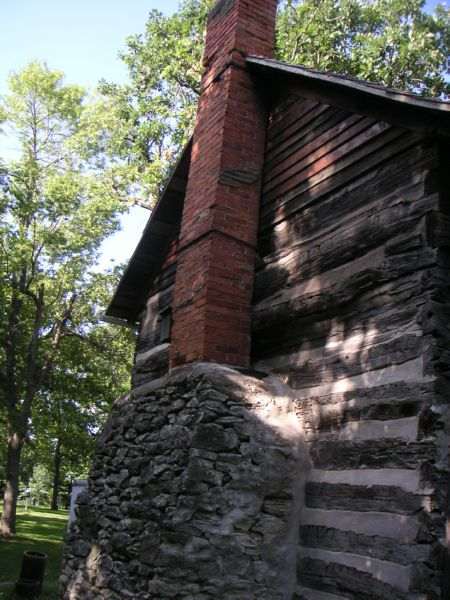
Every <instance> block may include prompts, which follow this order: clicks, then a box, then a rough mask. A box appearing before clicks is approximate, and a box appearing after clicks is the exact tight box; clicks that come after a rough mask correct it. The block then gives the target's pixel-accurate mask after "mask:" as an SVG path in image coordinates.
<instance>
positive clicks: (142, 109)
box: [100, 0, 214, 208]
mask: <svg viewBox="0 0 450 600" xmlns="http://www.w3.org/2000/svg"><path fill="white" fill-rule="evenodd" d="M213 3H214V0H185V1H184V2H182V4H181V8H180V10H179V11H178V12H177V13H175V14H174V15H172V16H169V17H166V16H164V15H163V14H162V13H160V12H158V11H156V10H154V11H152V12H151V13H150V15H149V18H148V21H147V24H146V29H145V33H144V34H143V35H134V36H131V37H129V38H128V40H127V50H126V51H125V52H124V53H122V55H121V57H122V60H123V61H124V63H125V64H126V66H127V68H128V74H129V79H130V83H129V84H127V85H117V84H113V83H107V82H106V81H103V82H102V83H101V84H100V90H101V92H102V93H103V95H104V97H106V98H110V99H111V100H112V102H113V104H114V106H116V108H117V110H118V114H119V115H120V120H121V124H122V126H121V133H122V142H121V143H119V142H118V140H117V139H116V144H115V147H114V149H113V151H115V152H118V153H119V155H121V156H122V157H124V158H125V157H127V159H128V160H129V161H130V163H131V164H132V165H133V167H134V169H135V171H136V180H139V183H140V190H139V191H140V194H139V197H138V198H137V203H138V204H142V205H144V206H147V207H149V208H150V207H151V206H152V205H153V204H154V202H155V199H156V198H157V197H158V195H159V193H160V191H161V188H162V185H163V183H164V180H165V177H166V175H167V172H168V169H169V168H170V165H171V164H172V163H173V159H174V157H175V155H176V154H177V153H178V152H179V150H180V148H181V147H182V146H183V145H184V143H185V142H186V141H187V139H188V138H189V135H190V134H191V132H192V129H193V123H194V120H195V114H196V105H197V100H198V97H199V94H200V79H201V73H202V66H201V58H202V54H203V37H204V29H205V25H206V19H207V15H208V12H209V10H210V8H211V6H212V4H213Z"/></svg>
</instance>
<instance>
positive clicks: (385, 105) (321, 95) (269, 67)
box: [247, 56, 450, 136]
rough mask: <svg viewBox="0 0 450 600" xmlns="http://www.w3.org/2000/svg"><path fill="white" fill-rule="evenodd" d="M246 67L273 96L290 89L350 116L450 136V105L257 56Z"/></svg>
mask: <svg viewBox="0 0 450 600" xmlns="http://www.w3.org/2000/svg"><path fill="white" fill-rule="evenodd" d="M247 64H248V65H249V67H250V69H251V70H252V71H253V72H254V73H255V74H256V75H257V76H258V78H263V79H265V80H266V81H267V83H268V86H267V87H268V88H270V89H272V91H273V92H272V93H273V94H274V95H278V94H279V93H280V92H281V91H283V92H285V91H286V89H289V88H291V89H292V90H293V91H296V92H298V93H299V94H300V95H304V96H305V97H308V98H313V99H317V100H318V101H320V102H324V103H326V104H332V105H334V106H337V107H339V108H343V109H345V110H348V111H350V112H355V113H358V114H364V115H369V116H373V117H375V118H377V119H380V120H384V121H388V122H390V123H392V124H394V125H398V126H400V127H406V128H407V129H413V130H420V131H424V132H433V133H438V134H441V135H446V136H450V102H446V101H443V100H439V99H435V98H426V97H423V96H418V95H417V94H413V93H411V92H404V91H400V90H395V89H390V88H387V87H384V86H382V85H378V84H375V83H370V82H366V81H362V80H359V79H355V78H352V77H347V76H343V75H337V74H335V73H326V72H321V71H316V70H313V69H307V68H305V67H300V66H297V65H289V64H286V63H283V62H280V61H277V60H272V59H267V58H260V57H257V56H250V57H248V58H247ZM274 84H275V85H274Z"/></svg>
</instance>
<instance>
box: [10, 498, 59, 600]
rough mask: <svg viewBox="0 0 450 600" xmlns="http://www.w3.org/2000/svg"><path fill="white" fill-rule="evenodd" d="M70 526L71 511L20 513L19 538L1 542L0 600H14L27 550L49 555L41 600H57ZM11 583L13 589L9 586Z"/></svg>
mask: <svg viewBox="0 0 450 600" xmlns="http://www.w3.org/2000/svg"><path fill="white" fill-rule="evenodd" d="M66 524H67V511H64V510H60V511H56V512H55V511H52V510H48V509H45V508H34V507H33V508H30V509H29V510H28V511H27V512H25V511H24V510H23V509H19V511H18V513H17V535H16V536H15V537H14V538H12V539H11V540H8V541H5V540H2V539H0V600H9V599H10V598H11V597H12V594H11V592H12V590H13V588H14V585H13V584H14V582H15V581H17V579H18V577H19V573H20V566H21V564H22V555H23V553H24V551H25V550H34V551H35V552H44V553H45V554H47V556H48V559H47V568H46V571H45V580H44V589H43V592H42V595H41V596H40V598H41V600H57V598H58V593H57V592H58V577H59V569H60V562H61V551H62V544H63V538H64V533H65V531H66ZM8 583H11V584H12V585H7V584H8Z"/></svg>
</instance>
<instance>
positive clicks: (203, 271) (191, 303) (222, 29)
mask: <svg viewBox="0 0 450 600" xmlns="http://www.w3.org/2000/svg"><path fill="white" fill-rule="evenodd" d="M276 5H277V2H276V0H252V1H250V0H234V4H233V6H232V8H231V9H230V10H229V11H228V12H226V13H225V14H223V13H220V11H219V12H218V14H216V15H215V16H212V17H210V20H209V23H208V31H207V36H206V49H205V55H204V65H205V67H206V69H205V73H204V76H203V81H202V90H203V91H202V95H201V98H200V102H199V109H198V115H197V125H196V129H195V132H194V141H193V148H192V157H191V166H190V173H189V179H188V185H187V192H186V198H185V206H184V213H183V220H182V226H181V233H180V239H179V246H178V266H177V275H176V283H175V294H174V303H173V328H172V344H171V365H172V366H175V365H179V364H183V363H186V362H191V361H195V360H204V361H217V362H225V363H228V364H233V365H239V366H247V365H248V363H249V354H250V320H251V319H250V315H251V298H252V292H253V279H254V266H255V245H256V236H257V225H258V218H259V204H260V197H261V189H260V188H261V172H262V164H263V154H264V146H265V135H266V127H267V115H266V107H265V106H264V104H263V103H262V101H261V98H260V97H259V95H258V93H257V90H256V89H255V86H254V82H253V80H252V77H251V75H250V73H249V72H248V71H247V70H246V66H245V60H244V57H245V55H247V54H256V55H259V56H266V57H272V56H273V45H274V30H275V14H276ZM213 14H214V13H213ZM237 65H239V66H237ZM218 73H220V77H219V78H217V77H216V76H217V74H218ZM233 171H237V172H239V171H246V172H247V173H251V174H252V178H251V182H250V183H243V182H240V183H239V182H238V183H236V181H235V180H232V181H231V180H230V178H229V177H227V173H230V172H233Z"/></svg>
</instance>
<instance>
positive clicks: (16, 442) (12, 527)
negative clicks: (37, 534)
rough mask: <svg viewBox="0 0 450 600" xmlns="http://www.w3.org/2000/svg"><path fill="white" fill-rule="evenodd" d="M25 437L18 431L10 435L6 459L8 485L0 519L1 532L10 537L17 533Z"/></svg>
mask: <svg viewBox="0 0 450 600" xmlns="http://www.w3.org/2000/svg"><path fill="white" fill-rule="evenodd" d="M22 447H23V439H22V438H21V436H20V435H19V434H18V433H17V432H16V433H11V434H10V435H9V437H8V453H7V461H6V482H5V483H6V485H5V492H4V495H3V514H2V518H1V520H0V534H1V535H2V536H3V537H10V536H12V535H13V534H14V533H16V513H17V498H18V496H19V473H20V456H21V454H22Z"/></svg>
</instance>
